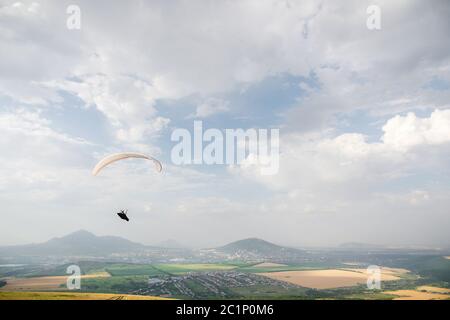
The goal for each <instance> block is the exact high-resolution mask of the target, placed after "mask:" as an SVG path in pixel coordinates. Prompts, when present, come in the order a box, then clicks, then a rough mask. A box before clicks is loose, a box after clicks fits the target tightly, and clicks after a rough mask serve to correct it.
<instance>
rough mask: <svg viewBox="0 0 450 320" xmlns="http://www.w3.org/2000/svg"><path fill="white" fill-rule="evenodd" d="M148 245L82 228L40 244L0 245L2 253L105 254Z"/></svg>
mask: <svg viewBox="0 0 450 320" xmlns="http://www.w3.org/2000/svg"><path fill="white" fill-rule="evenodd" d="M145 248H146V246H144V245H142V244H139V243H135V242H132V241H129V240H127V239H124V238H120V237H113V236H96V235H94V234H92V233H90V232H88V231H85V230H80V231H76V232H74V233H71V234H69V235H67V236H64V237H60V238H53V239H51V240H49V241H47V242H44V243H40V244H29V245H22V246H8V247H0V254H1V255H32V256H44V255H47V256H50V255H52V256H53V255H54V256H76V255H80V256H90V255H92V256H105V255H110V254H113V253H127V252H134V251H140V250H143V249H145Z"/></svg>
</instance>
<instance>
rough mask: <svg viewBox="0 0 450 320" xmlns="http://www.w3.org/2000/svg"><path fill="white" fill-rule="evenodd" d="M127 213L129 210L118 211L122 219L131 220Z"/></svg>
mask: <svg viewBox="0 0 450 320" xmlns="http://www.w3.org/2000/svg"><path fill="white" fill-rule="evenodd" d="M127 213H128V210H127V211H126V212H125V211H124V210H120V212H117V215H118V216H119V217H120V219H122V220H126V221H130V219H128V217H127Z"/></svg>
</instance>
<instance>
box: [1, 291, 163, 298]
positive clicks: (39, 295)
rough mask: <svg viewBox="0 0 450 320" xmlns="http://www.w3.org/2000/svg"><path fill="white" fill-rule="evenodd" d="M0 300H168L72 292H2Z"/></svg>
mask: <svg viewBox="0 0 450 320" xmlns="http://www.w3.org/2000/svg"><path fill="white" fill-rule="evenodd" d="M0 300H167V299H165V298H160V297H154V296H138V295H128V294H120V295H119V294H105V293H71V292H0Z"/></svg>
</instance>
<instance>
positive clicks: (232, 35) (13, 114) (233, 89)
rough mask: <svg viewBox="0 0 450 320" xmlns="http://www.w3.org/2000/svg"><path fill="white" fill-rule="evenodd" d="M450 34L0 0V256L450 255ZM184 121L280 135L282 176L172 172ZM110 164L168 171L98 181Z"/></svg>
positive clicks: (358, 22)
mask: <svg viewBox="0 0 450 320" xmlns="http://www.w3.org/2000/svg"><path fill="white" fill-rule="evenodd" d="M70 4H77V5H78V6H79V7H80V9H81V29H80V30H69V29H67V27H66V20H67V18H68V17H69V14H67V13H66V9H67V7H68V5H70ZM371 4H376V5H379V7H380V8H381V30H369V29H368V28H367V27H366V20H367V18H368V14H367V13H366V9H367V7H368V6H369V5H371ZM449 17H450V2H448V1H446V0H441V1H439V0H434V1H420V0H417V1H413V0H404V1H403V0H398V1H397V0H396V1H375V0H372V1H361V0H346V1H301V2H300V1H288V0H285V1H276V0H270V1H269V0H242V1H191V0H189V1H75V2H73V1H71V2H67V1H30V2H27V1H22V2H18V1H5V0H0V150H1V156H0V203H1V205H2V212H3V219H2V222H1V224H0V244H1V245H9V244H21V243H28V242H38V241H44V240H47V239H48V238H51V237H54V236H61V235H64V234H66V233H69V232H72V231H75V230H78V229H86V230H89V231H92V232H94V233H97V234H100V235H104V234H110V235H119V236H123V237H127V238H129V239H131V240H134V241H139V242H142V243H147V244H151V243H156V242H159V241H162V240H165V239H168V238H172V239H176V240H178V241H180V242H183V243H184V244H185V245H192V246H213V245H218V244H223V243H225V242H228V241H233V240H237V239H240V238H246V237H253V236H256V237H261V238H264V239H266V240H270V241H274V242H277V243H282V244H288V245H297V246H301V245H338V244H340V243H343V242H350V241H352V242H367V243H374V244H387V245H425V246H438V247H446V246H450V237H449V233H448V230H449V229H450V217H449V208H450V185H449V181H450V180H449V178H450V171H449V164H450V157H449V156H450V102H449V101H450V41H448V30H450V20H449ZM195 119H198V120H200V119H201V120H203V123H204V125H205V126H207V127H217V128H219V129H224V128H244V129H247V128H280V148H281V158H280V171H279V173H278V174H277V175H275V176H261V175H260V170H259V168H258V167H257V165H255V164H254V163H252V161H251V159H247V161H245V163H244V164H243V165H242V166H241V167H226V166H213V167H211V166H206V165H203V166H202V165H193V166H175V165H173V164H171V161H170V151H171V147H172V146H173V142H171V141H170V134H171V132H172V130H173V129H175V128H178V127H182V128H187V129H189V130H191V129H192V126H193V121H194V120H195ZM117 151H137V152H146V153H149V154H151V155H154V156H157V157H158V158H160V159H161V160H162V161H163V163H164V167H165V169H164V172H163V174H161V175H158V174H156V173H155V172H154V171H153V169H152V167H151V166H148V164H146V163H142V162H140V161H135V162H134V161H126V162H123V163H120V164H117V165H115V166H114V167H111V168H108V170H105V172H104V174H102V175H101V176H99V177H95V178H94V177H92V176H91V175H90V171H91V169H92V167H93V166H94V165H95V163H96V162H97V161H98V160H99V158H101V157H102V156H104V155H106V154H108V153H111V152H117ZM123 208H128V209H129V211H130V216H131V222H130V223H129V224H123V223H122V221H120V220H119V219H116V217H114V216H113V213H114V212H115V211H116V210H118V209H123Z"/></svg>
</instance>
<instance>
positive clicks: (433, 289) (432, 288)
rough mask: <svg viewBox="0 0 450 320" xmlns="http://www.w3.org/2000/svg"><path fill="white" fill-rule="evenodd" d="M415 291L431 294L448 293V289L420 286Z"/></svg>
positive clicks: (449, 291)
mask: <svg viewBox="0 0 450 320" xmlns="http://www.w3.org/2000/svg"><path fill="white" fill-rule="evenodd" d="M416 290H418V291H427V292H432V293H450V289H447V288H439V287H432V286H420V287H417V288H416Z"/></svg>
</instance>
